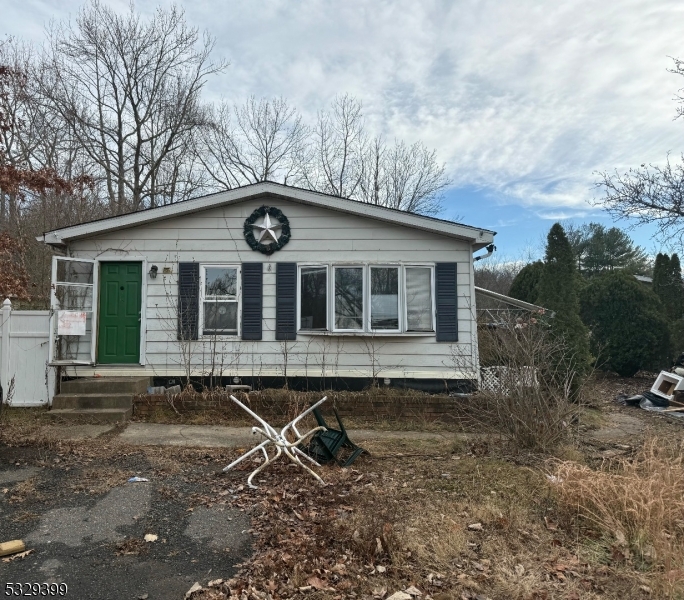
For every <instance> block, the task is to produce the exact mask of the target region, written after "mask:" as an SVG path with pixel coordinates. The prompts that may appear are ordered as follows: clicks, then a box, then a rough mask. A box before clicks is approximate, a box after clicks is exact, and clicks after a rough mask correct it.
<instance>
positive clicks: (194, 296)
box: [178, 262, 199, 340]
mask: <svg viewBox="0 0 684 600" xmlns="http://www.w3.org/2000/svg"><path fill="white" fill-rule="evenodd" d="M198 322H199V263H193V262H182V263H178V339H179V340H196V339H197V338H198V332H199V327H198Z"/></svg>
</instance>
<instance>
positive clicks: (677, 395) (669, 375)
mask: <svg viewBox="0 0 684 600" xmlns="http://www.w3.org/2000/svg"><path fill="white" fill-rule="evenodd" d="M617 401H618V402H620V403H621V404H627V405H628V406H639V407H641V408H643V409H644V410H650V411H653V412H660V413H667V414H669V415H670V416H672V417H680V418H684V353H682V354H680V355H679V358H677V360H676V361H675V364H674V366H673V368H672V371H661V372H660V374H659V375H658V377H656V380H655V382H654V383H653V385H652V386H651V389H650V390H647V391H644V392H642V393H641V394H636V395H634V396H627V395H626V394H620V395H619V396H618V397H617Z"/></svg>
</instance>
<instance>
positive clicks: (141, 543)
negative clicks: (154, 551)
mask: <svg viewBox="0 0 684 600" xmlns="http://www.w3.org/2000/svg"><path fill="white" fill-rule="evenodd" d="M148 550H149V544H147V543H146V542H145V540H141V539H139V538H124V539H123V540H122V541H120V542H118V543H117V544H116V548H115V554H116V555H117V556H140V555H141V554H146V553H147V551H148Z"/></svg>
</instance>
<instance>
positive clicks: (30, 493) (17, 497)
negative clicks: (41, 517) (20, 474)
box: [7, 477, 43, 504]
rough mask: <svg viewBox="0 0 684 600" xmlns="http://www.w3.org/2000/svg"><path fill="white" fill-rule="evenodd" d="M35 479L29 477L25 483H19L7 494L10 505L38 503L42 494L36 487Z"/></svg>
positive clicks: (36, 480)
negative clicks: (28, 502)
mask: <svg viewBox="0 0 684 600" xmlns="http://www.w3.org/2000/svg"><path fill="white" fill-rule="evenodd" d="M36 483H38V478H37V477H31V478H30V479H26V480H25V481H20V482H19V483H17V484H16V485H15V486H14V487H12V488H10V490H9V492H8V494H7V495H8V497H9V502H10V504H20V503H22V502H27V501H30V502H40V501H41V500H42V499H43V494H42V493H41V492H40V491H39V490H38V488H37V487H36Z"/></svg>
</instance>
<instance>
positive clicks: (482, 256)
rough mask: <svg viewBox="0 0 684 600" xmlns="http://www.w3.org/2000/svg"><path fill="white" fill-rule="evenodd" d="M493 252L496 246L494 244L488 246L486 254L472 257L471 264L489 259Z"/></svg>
mask: <svg viewBox="0 0 684 600" xmlns="http://www.w3.org/2000/svg"><path fill="white" fill-rule="evenodd" d="M495 251H496V246H495V245H494V244H489V246H487V254H482V255H480V256H473V262H477V261H478V260H482V259H483V258H489V257H490V256H491V255H492V254H494V252H495Z"/></svg>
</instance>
